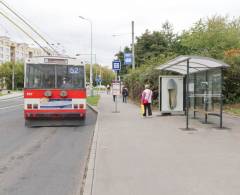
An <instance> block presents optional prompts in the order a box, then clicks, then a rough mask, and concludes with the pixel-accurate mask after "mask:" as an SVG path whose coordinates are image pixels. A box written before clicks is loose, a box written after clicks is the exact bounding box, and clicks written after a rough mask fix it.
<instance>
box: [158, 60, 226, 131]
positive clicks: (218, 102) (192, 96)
mask: <svg viewBox="0 0 240 195" xmlns="http://www.w3.org/2000/svg"><path fill="white" fill-rule="evenodd" d="M227 67H229V65H228V64H226V63H224V62H222V61H219V60H215V59H213V58H208V57H201V56H179V57H177V58H175V59H173V60H170V61H168V62H167V63H165V64H162V65H160V66H159V67H157V69H158V70H162V71H168V72H173V73H177V74H181V75H184V83H185V87H184V93H183V94H184V108H185V115H186V129H190V128H189V118H190V115H191V114H192V117H193V118H196V117H197V115H201V116H202V121H203V122H204V123H208V116H210V115H213V116H217V117H219V126H220V128H223V114H222V113H223V69H225V68H227ZM200 118H201V117H200Z"/></svg>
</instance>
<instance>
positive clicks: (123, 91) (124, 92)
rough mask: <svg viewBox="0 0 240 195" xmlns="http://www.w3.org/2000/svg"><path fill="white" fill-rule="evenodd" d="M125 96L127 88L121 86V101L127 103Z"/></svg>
mask: <svg viewBox="0 0 240 195" xmlns="http://www.w3.org/2000/svg"><path fill="white" fill-rule="evenodd" d="M127 96H128V89H127V88H126V87H123V89H122V97H123V103H127Z"/></svg>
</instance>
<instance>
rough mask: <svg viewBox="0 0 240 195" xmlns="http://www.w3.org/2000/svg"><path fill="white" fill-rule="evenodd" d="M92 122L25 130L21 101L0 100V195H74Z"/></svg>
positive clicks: (89, 118)
mask: <svg viewBox="0 0 240 195" xmlns="http://www.w3.org/2000/svg"><path fill="white" fill-rule="evenodd" d="M95 122H96V114H95V113H93V112H92V111H91V110H88V113H87V119H86V123H85V125H84V126H81V127H40V128H26V127H25V126H24V118H23V99H22V98H16V99H11V100H7V101H0V195H40V194H41V195H70V194H71V195H72V194H76V192H77V190H78V188H79V186H80V184H81V176H82V174H83V171H84V162H85V161H86V157H87V154H88V148H89V146H90V141H91V137H92V133H93V130H94V126H95Z"/></svg>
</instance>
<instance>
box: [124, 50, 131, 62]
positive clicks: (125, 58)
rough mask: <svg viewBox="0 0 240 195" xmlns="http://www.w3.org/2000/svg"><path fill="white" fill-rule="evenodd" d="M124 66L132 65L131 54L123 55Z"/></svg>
mask: <svg viewBox="0 0 240 195" xmlns="http://www.w3.org/2000/svg"><path fill="white" fill-rule="evenodd" d="M124 64H125V65H131V64H132V54H131V53H124Z"/></svg>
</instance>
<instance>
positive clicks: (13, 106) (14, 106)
mask: <svg viewBox="0 0 240 195" xmlns="http://www.w3.org/2000/svg"><path fill="white" fill-rule="evenodd" d="M23 105H24V104H17V105H12V106H6V107H2V108H0V110H4V109H8V108H16V107H19V106H23Z"/></svg>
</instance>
